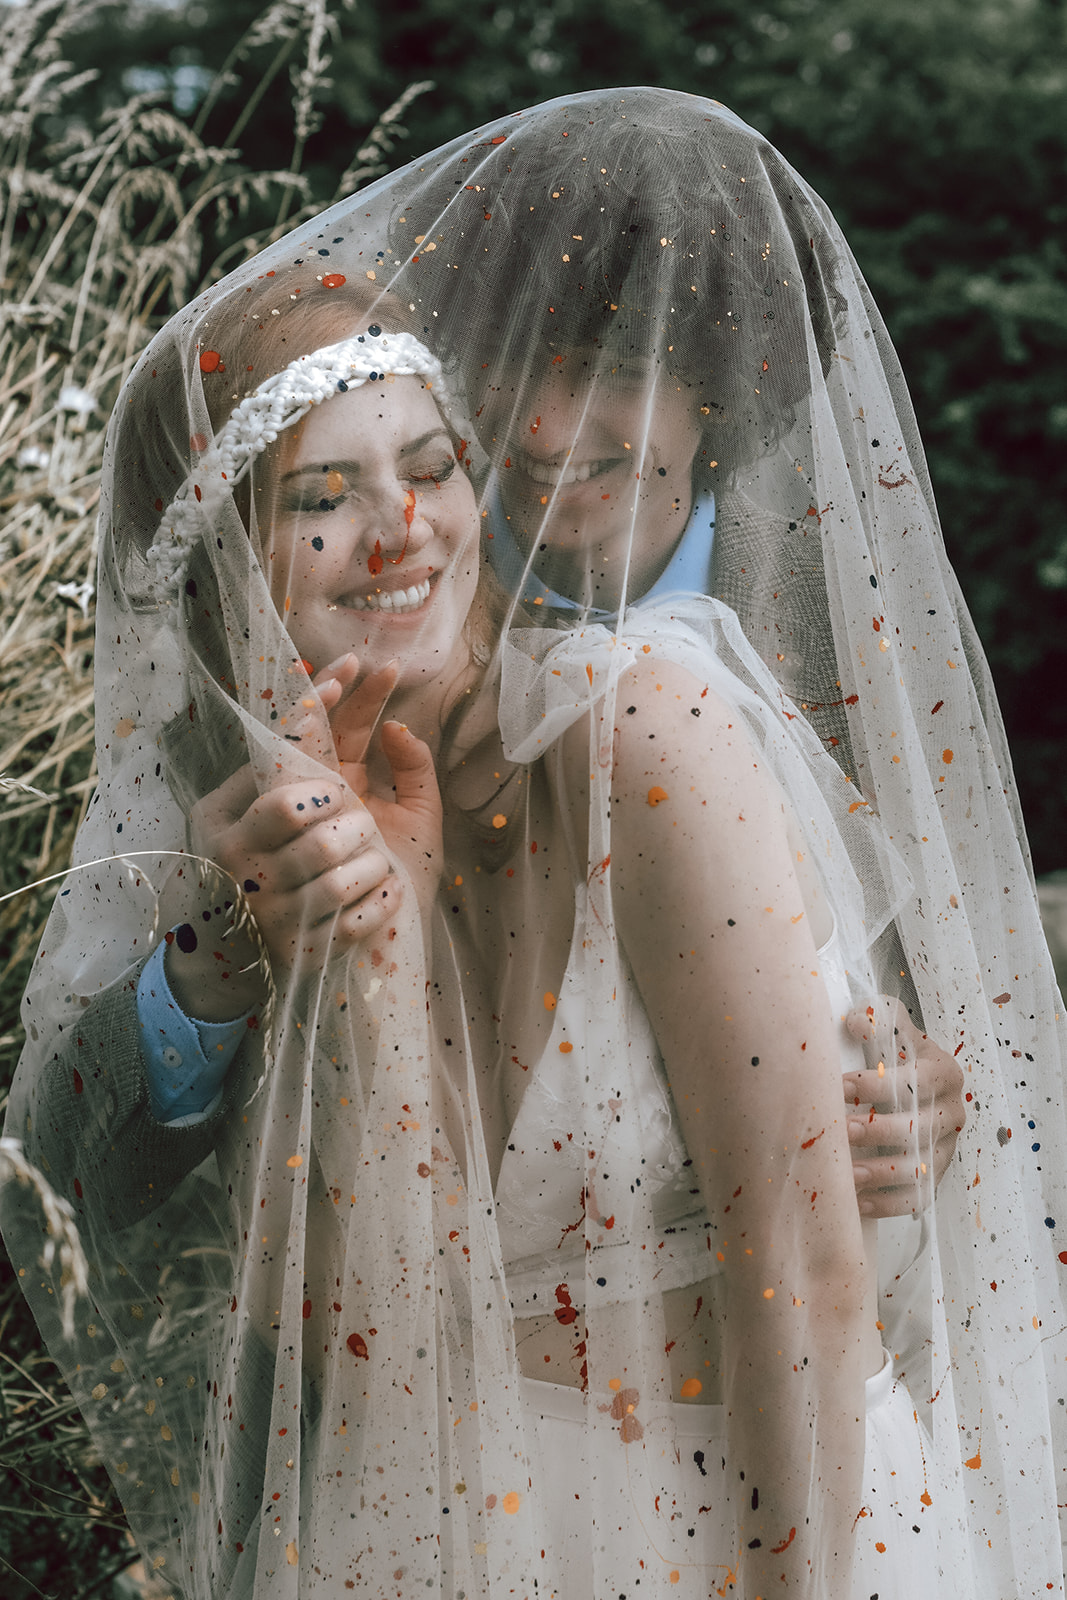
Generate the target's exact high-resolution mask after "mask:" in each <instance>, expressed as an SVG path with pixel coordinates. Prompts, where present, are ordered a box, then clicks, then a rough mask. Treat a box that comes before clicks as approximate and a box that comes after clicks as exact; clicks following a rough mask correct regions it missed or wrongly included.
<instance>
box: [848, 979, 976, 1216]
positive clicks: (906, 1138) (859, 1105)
mask: <svg viewBox="0 0 1067 1600" xmlns="http://www.w3.org/2000/svg"><path fill="white" fill-rule="evenodd" d="M890 1029H892V1040H893V1044H892V1049H891V1051H886V1052H885V1054H884V1056H883V1058H882V1060H881V1070H879V1068H878V1066H874V1067H872V1068H871V1069H870V1070H868V1071H866V1072H848V1073H845V1075H844V1077H843V1078H842V1083H843V1084H844V1090H845V1104H846V1105H847V1106H848V1108H849V1110H850V1111H851V1112H852V1113H853V1114H852V1115H851V1116H850V1117H849V1123H848V1138H849V1144H850V1146H851V1150H852V1165H853V1178H854V1180H855V1184H856V1198H857V1200H858V1202H859V1208H860V1213H861V1215H863V1216H864V1217H905V1216H912V1215H917V1214H918V1213H919V1212H920V1211H923V1210H925V1208H926V1207H927V1206H928V1205H929V1204H930V1202H931V1201H932V1199H933V1197H934V1190H935V1189H936V1188H937V1185H938V1184H939V1183H940V1182H941V1179H942V1177H943V1176H944V1174H945V1172H946V1170H947V1169H948V1164H949V1162H950V1161H951V1160H952V1156H953V1153H954V1151H955V1149H956V1140H957V1138H958V1136H959V1134H960V1133H961V1131H962V1129H963V1124H964V1122H965V1121H966V1111H965V1109H964V1103H963V1071H962V1069H961V1067H960V1065H959V1063H958V1062H957V1061H956V1060H954V1059H953V1057H952V1056H950V1055H949V1053H948V1051H947V1050H942V1049H941V1047H940V1045H938V1044H935V1042H934V1041H933V1040H932V1039H930V1038H928V1036H927V1035H926V1034H925V1033H920V1032H919V1030H918V1028H916V1026H915V1024H914V1023H913V1022H912V1020H911V1018H910V1017H909V1016H908V1013H907V1011H906V1010H905V1008H904V1006H903V1005H902V1003H901V1002H900V1001H899V1000H891V999H889V998H888V997H887V996H884V995H883V996H882V997H881V999H880V1000H879V1001H878V1002H877V1003H876V1007H875V1008H872V1009H871V1010H868V1011H861V1010H857V1011H853V1012H851V1013H850V1015H849V1017H848V1031H849V1032H850V1033H851V1034H852V1036H853V1038H854V1039H859V1040H860V1041H861V1042H862V1043H864V1044H865V1045H867V1047H868V1055H869V1056H870V1052H871V1050H872V1049H873V1050H874V1051H875V1052H877V1051H878V1050H879V1049H880V1048H881V1045H880V1041H882V1040H885V1039H887V1038H888V1037H889V1030H890Z"/></svg>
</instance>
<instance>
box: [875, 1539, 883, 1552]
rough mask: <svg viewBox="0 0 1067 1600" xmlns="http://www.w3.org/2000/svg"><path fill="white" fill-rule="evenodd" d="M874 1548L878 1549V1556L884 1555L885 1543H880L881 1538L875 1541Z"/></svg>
mask: <svg viewBox="0 0 1067 1600" xmlns="http://www.w3.org/2000/svg"><path fill="white" fill-rule="evenodd" d="M874 1548H875V1549H876V1550H877V1551H878V1554H879V1555H880V1556H884V1555H885V1545H884V1544H883V1543H882V1541H881V1539H879V1540H878V1541H877V1543H876V1544H875V1547H874Z"/></svg>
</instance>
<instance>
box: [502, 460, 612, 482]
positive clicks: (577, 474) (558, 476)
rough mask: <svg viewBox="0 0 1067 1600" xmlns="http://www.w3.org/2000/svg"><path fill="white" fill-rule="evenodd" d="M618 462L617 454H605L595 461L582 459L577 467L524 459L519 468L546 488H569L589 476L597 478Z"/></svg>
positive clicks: (585, 480) (586, 479)
mask: <svg viewBox="0 0 1067 1600" xmlns="http://www.w3.org/2000/svg"><path fill="white" fill-rule="evenodd" d="M618 464H619V458H618V457H617V456H605V457H603V458H602V459H600V460H597V461H583V462H582V463H581V465H580V466H577V467H558V466H555V467H554V466H549V465H548V464H547V463H545V462H541V461H530V460H528V459H527V460H525V461H523V462H522V464H521V470H522V471H523V472H524V473H525V474H526V476H527V477H528V478H529V479H531V480H532V482H534V483H539V484H542V485H543V486H544V487H546V488H552V489H569V488H570V486H571V484H574V483H588V482H589V480H590V478H599V477H600V476H601V474H602V473H605V472H611V471H612V470H613V469H614V468H615V467H617V466H618Z"/></svg>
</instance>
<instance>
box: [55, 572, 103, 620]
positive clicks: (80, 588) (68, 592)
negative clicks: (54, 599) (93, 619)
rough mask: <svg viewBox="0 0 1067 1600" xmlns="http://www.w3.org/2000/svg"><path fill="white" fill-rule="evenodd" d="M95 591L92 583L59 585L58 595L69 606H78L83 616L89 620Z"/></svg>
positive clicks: (57, 587)
mask: <svg viewBox="0 0 1067 1600" xmlns="http://www.w3.org/2000/svg"><path fill="white" fill-rule="evenodd" d="M94 593H95V590H94V589H93V586H92V584H91V583H89V582H88V580H86V581H85V582H84V583H57V584H56V594H57V595H58V596H59V598H60V600H65V601H66V602H67V605H68V606H77V608H78V610H79V611H80V612H81V614H82V616H83V617H85V618H86V619H88V616H89V601H90V600H91V599H92V598H93V595H94Z"/></svg>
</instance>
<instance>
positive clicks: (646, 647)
mask: <svg viewBox="0 0 1067 1600" xmlns="http://www.w3.org/2000/svg"><path fill="white" fill-rule="evenodd" d="M627 448H629V447H627ZM651 653H652V646H651V645H650V644H643V645H642V646H641V654H642V655H646V656H647V655H651Z"/></svg>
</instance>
